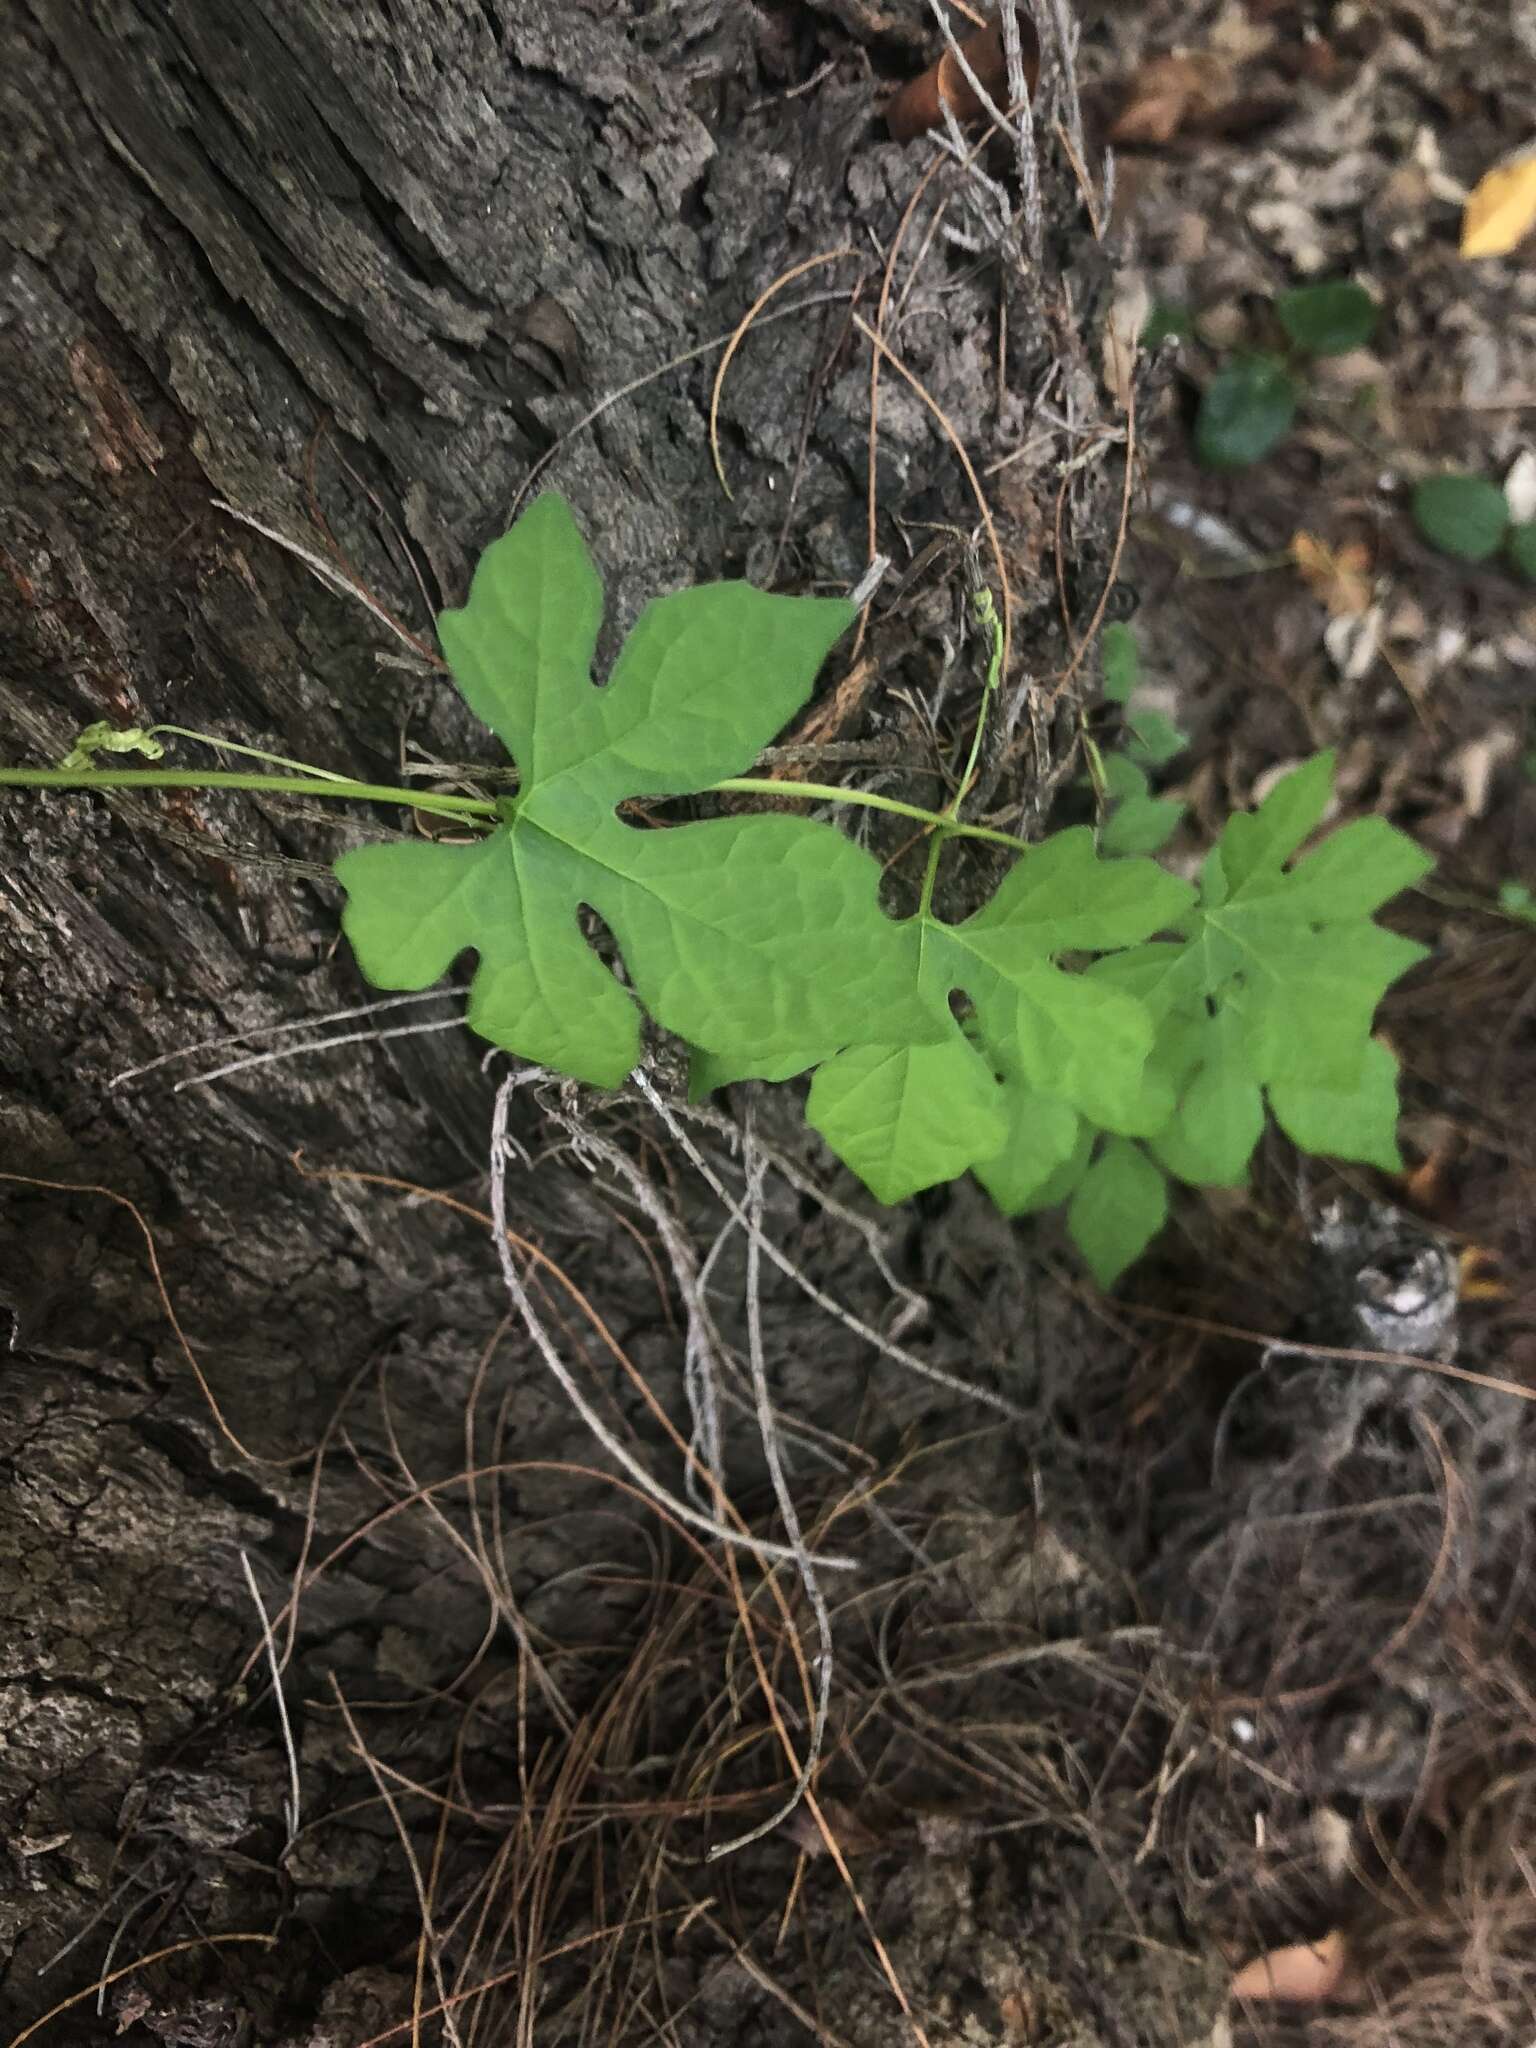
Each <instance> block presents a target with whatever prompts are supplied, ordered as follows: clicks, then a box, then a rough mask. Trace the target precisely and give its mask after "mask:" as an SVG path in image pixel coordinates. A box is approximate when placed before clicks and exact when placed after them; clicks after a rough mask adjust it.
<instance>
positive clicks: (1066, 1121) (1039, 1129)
mask: <svg viewBox="0 0 1536 2048" xmlns="http://www.w3.org/2000/svg"><path fill="white" fill-rule="evenodd" d="M1000 1092H1001V1096H1002V1102H1003V1111H1004V1121H1005V1124H1006V1135H1005V1137H1004V1139H1003V1142H1002V1144H1001V1146H1000V1147H999V1148H998V1150H997V1151H996V1152H994V1153H992V1154H991V1155H990V1156H988V1157H986V1158H982V1159H977V1160H975V1161H974V1162H973V1164H974V1168H975V1173H976V1178H977V1179H978V1180H979V1181H980V1182H981V1184H982V1186H983V1187H984V1188H985V1189H986V1191H987V1193H988V1194H989V1195H990V1196H991V1197H992V1199H993V1201H994V1202H995V1203H996V1204H997V1206H998V1208H999V1209H1001V1210H1002V1212H1003V1214H1004V1215H1005V1216H1022V1215H1024V1214H1025V1213H1026V1212H1027V1211H1029V1210H1031V1209H1033V1208H1034V1207H1036V1206H1037V1205H1038V1204H1040V1203H1041V1198H1042V1196H1045V1197H1046V1199H1045V1201H1044V1204H1043V1206H1045V1207H1047V1208H1050V1207H1053V1206H1054V1205H1055V1203H1057V1202H1059V1201H1064V1200H1065V1199H1066V1195H1067V1194H1068V1193H1070V1192H1071V1189H1070V1188H1068V1189H1066V1190H1065V1191H1064V1192H1063V1193H1061V1194H1050V1195H1047V1190H1049V1189H1052V1188H1054V1187H1055V1186H1056V1184H1057V1183H1058V1182H1059V1181H1060V1180H1061V1178H1062V1176H1063V1174H1064V1172H1066V1171H1067V1170H1068V1169H1069V1168H1070V1167H1071V1165H1072V1162H1073V1160H1074V1158H1075V1156H1076V1154H1077V1153H1078V1151H1079V1149H1080V1148H1082V1149H1083V1166H1084V1167H1086V1165H1087V1163H1088V1157H1087V1150H1086V1147H1085V1146H1084V1145H1083V1141H1084V1139H1085V1138H1091V1134H1090V1133H1089V1132H1088V1130H1087V1127H1086V1126H1085V1125H1084V1123H1083V1121H1082V1119H1081V1118H1080V1117H1079V1116H1078V1113H1077V1111H1076V1110H1075V1109H1074V1108H1073V1107H1072V1105H1071V1103H1069V1102H1063V1101H1062V1099H1061V1097H1060V1096H1059V1095H1046V1094H1038V1093H1036V1091H1035V1090H1034V1089H1032V1088H1029V1087H1026V1086H1025V1085H1024V1084H1023V1083H1022V1082H1020V1083H1018V1084H1016V1085H1015V1086H1013V1087H1010V1088H1005V1089H1003V1090H1001V1091H1000Z"/></svg>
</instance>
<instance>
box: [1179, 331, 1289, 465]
mask: <svg viewBox="0 0 1536 2048" xmlns="http://www.w3.org/2000/svg"><path fill="white" fill-rule="evenodd" d="M1295 417H1296V386H1295V384H1294V383H1293V382H1292V380H1291V375H1290V372H1289V371H1288V370H1287V369H1286V367H1285V365H1284V364H1283V363H1279V362H1276V361H1275V359H1274V358H1273V357H1272V356H1246V357H1243V358H1242V359H1240V360H1239V361H1237V362H1235V363H1228V364H1227V365H1226V367H1225V368H1224V369H1221V370H1218V371H1217V373H1216V375H1215V376H1214V377H1213V378H1212V379H1211V381H1210V383H1209V384H1208V385H1207V386H1206V387H1205V390H1204V392H1203V394H1202V395H1201V399H1200V409H1199V411H1198V413H1197V414H1196V416H1195V453H1196V455H1197V456H1198V457H1199V459H1200V461H1201V462H1203V463H1204V464H1205V466H1206V468H1207V469H1246V468H1248V467H1249V465H1250V464H1252V463H1255V462H1261V461H1262V460H1263V459H1264V457H1265V456H1266V455H1268V454H1269V453H1270V452H1271V451H1272V450H1273V449H1275V448H1277V447H1278V446H1279V444H1280V443H1281V442H1282V441H1283V440H1284V439H1285V437H1286V435H1287V434H1288V433H1289V432H1290V430H1291V423H1292V421H1293V420H1294V419H1295Z"/></svg>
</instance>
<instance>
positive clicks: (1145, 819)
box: [1099, 796, 1184, 853]
mask: <svg viewBox="0 0 1536 2048" xmlns="http://www.w3.org/2000/svg"><path fill="white" fill-rule="evenodd" d="M1183 816H1184V806H1183V804H1181V803H1178V802H1176V801H1175V799H1174V798H1172V797H1159V796H1132V797H1127V798H1126V799H1125V800H1124V802H1122V803H1118V804H1116V806H1115V808H1114V809H1113V810H1112V811H1111V812H1110V814H1109V816H1108V818H1106V819H1105V821H1104V824H1103V825H1102V827H1101V828H1100V831H1099V849H1100V851H1101V852H1103V853H1156V852H1157V851H1158V849H1159V848H1160V847H1163V846H1166V845H1167V843H1168V841H1169V840H1170V839H1171V838H1172V837H1173V835H1174V833H1175V832H1176V831H1177V830H1178V829H1179V821H1180V819H1181V818H1182V817H1183Z"/></svg>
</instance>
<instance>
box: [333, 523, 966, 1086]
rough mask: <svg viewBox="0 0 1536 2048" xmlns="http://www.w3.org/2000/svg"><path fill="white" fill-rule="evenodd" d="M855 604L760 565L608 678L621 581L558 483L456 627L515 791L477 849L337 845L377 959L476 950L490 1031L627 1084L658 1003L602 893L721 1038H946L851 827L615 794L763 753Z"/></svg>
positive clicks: (781, 1057)
mask: <svg viewBox="0 0 1536 2048" xmlns="http://www.w3.org/2000/svg"><path fill="white" fill-rule="evenodd" d="M853 616H854V613H853V608H852V607H851V606H850V605H848V604H846V603H844V602H842V601H841V600H838V599H831V598H783V597H772V596H768V595H765V594H764V593H763V592H761V591H757V590H754V589H752V588H751V587H750V586H749V585H746V584H742V583H721V584H709V585H703V586H700V587H698V588H696V589H691V590H684V591H680V592H678V593H677V594H675V595H673V596H670V597H663V598H660V599H658V600H657V601H656V602H655V603H653V604H651V605H650V606H649V607H648V608H647V609H646V611H645V612H644V613H643V615H642V616H641V618H640V620H639V622H638V624H637V625H636V626H635V628H634V631H633V632H632V633H631V634H630V636H629V638H628V640H627V641H626V642H625V644H624V647H623V650H622V652H621V653H620V656H619V659H618V662H617V664H616V666H615V669H614V673H613V677H612V680H611V681H610V682H609V683H608V685H607V687H606V688H603V689H598V688H595V687H594V685H593V683H592V679H591V663H592V657H593V653H594V650H595V647H596V641H597V632H598V627H599V624H600V622H601V617H602V586H601V584H600V582H599V580H598V577H597V574H596V572H595V570H594V569H593V567H592V564H591V562H590V560H589V559H588V556H587V552H586V549H585V547H584V545H583V543H582V540H581V536H580V534H579V533H578V531H577V529H576V524H575V521H574V520H573V519H572V517H571V514H570V511H569V509H568V508H567V507H566V505H565V503H564V502H563V500H561V499H560V498H558V497H557V496H555V495H553V494H546V495H545V496H543V497H541V498H539V499H538V500H536V502H535V503H534V504H533V505H532V506H531V507H530V509H529V510H528V511H527V512H526V513H524V515H523V516H522V518H521V519H519V521H518V522H517V524H516V525H515V526H514V527H513V528H512V530H511V532H510V533H508V534H507V535H505V536H504V537H503V538H502V539H501V540H499V541H497V542H495V543H494V544H493V545H492V546H491V547H490V548H488V549H487V550H486V552H485V554H484V555H483V556H482V558H481V561H480V564H479V567H478V568H477V570H476V572H475V577H474V581H473V584H472V586H471V590H470V596H469V602H468V603H467V604H466V605H465V607H464V608H463V609H462V610H461V611H450V612H445V613H444V614H443V616H442V618H441V620H440V622H439V625H440V631H441V635H442V643H443V649H444V652H445V653H446V655H447V657H448V661H449V665H450V668H451V669H452V672H453V678H454V681H455V683H456V685H457V686H458V688H459V690H460V692H461V694H462V695H463V697H464V699H465V701H466V702H467V703H468V704H469V706H470V708H471V709H472V710H473V711H474V712H475V714H476V716H477V717H479V718H480V719H481V720H482V721H483V722H484V723H485V724H486V725H488V726H489V727H490V728H491V730H492V731H493V732H494V733H495V734H496V735H497V737H498V738H499V739H500V740H501V742H502V744H503V745H504V746H505V747H506V748H507V750H508V752H509V753H510V754H511V755H512V757H513V760H514V761H515V762H516V764H517V768H518V772H519V789H518V794H517V797H516V799H515V801H514V802H512V803H510V804H509V805H507V807H506V812H507V815H506V816H505V818H504V821H503V822H502V823H501V824H499V825H498V826H497V827H496V829H495V830H494V831H492V832H491V833H490V834H489V835H488V836H487V837H486V838H485V839H483V840H481V841H480V842H479V843H477V844H475V845H473V846H442V845H430V844H426V843H420V842H412V841H400V842H397V843H394V844H389V845H382V846H368V847H363V848H361V849H360V850H358V851H356V852H352V853H348V854H344V855H343V856H342V858H341V859H340V860H339V861H338V862H337V863H336V872H337V875H338V876H339V878H340V880H341V882H342V884H343V886H344V887H345V889H346V891H347V906H346V911H345V914H344V918H343V924H344V928H345V930H346V934H347V937H348V938H349V939H350V941H351V943H352V946H353V949H354V951H355V952H356V954H357V958H358V962H359V964H360V966H361V967H362V970H363V972H364V973H365V974H366V975H367V977H368V979H369V980H370V981H372V982H373V983H374V984H375V985H376V986H377V987H380V988H392V989H418V988H426V987H427V986H429V985H430V984H431V983H432V982H434V981H436V980H437V979H438V978H439V977H440V976H441V975H442V974H444V973H445V972H446V971H447V969H448V968H449V967H450V966H451V965H452V963H453V961H454V960H455V959H456V958H457V957H458V956H459V954H461V953H463V952H466V951H469V950H471V949H472V950H474V951H475V952H477V953H478V955H479V964H478V966H477V968H476V971H475V975H474V978H473V981H472V983H471V987H470V1001H469V1009H468V1021H469V1024H470V1026H471V1028H472V1029H473V1030H475V1031H477V1032H479V1033H480V1034H481V1035H482V1036H483V1037H485V1038H488V1039H490V1040H491V1041H492V1042H493V1043H494V1044H497V1045H500V1046H504V1047H506V1048H507V1049H508V1050H509V1051H512V1052H515V1053H518V1054H520V1055H521V1056H522V1057H523V1058H525V1059H529V1060H534V1061H537V1062H539V1063H541V1064H544V1065H547V1066H551V1067H554V1068H556V1069H558V1070H559V1071H560V1072H561V1073H564V1074H569V1075H572V1076H574V1077H575V1078H576V1079H577V1080H582V1081H588V1082H592V1083H595V1084H597V1085H600V1086H604V1087H617V1086H618V1085H619V1083H620V1082H622V1081H623V1079H624V1077H625V1076H626V1075H627V1074H628V1073H629V1072H630V1070H631V1069H632V1068H633V1067H634V1065H635V1064H636V1061H637V1059H638V1057H639V1051H640V1010H639V1008H638V1007H637V1005H636V1002H635V1000H634V998H633V997H632V996H631V995H630V994H629V993H628V992H627V991H626V989H625V988H624V986H623V985H622V984H621V983H620V981H619V980H618V979H617V977H616V976H615V974H614V973H613V972H612V971H611V970H610V968H609V967H608V966H607V965H606V964H605V963H604V962H603V960H602V959H600V958H599V956H598V955H597V954H596V953H595V952H594V951H593V950H592V948H591V946H590V945H589V943H588V941H587V938H586V937H585V936H584V934H583V931H582V928H581V925H580V923H579V922H578V918H579V913H580V911H581V910H582V908H583V906H585V907H586V908H587V909H590V910H591V911H594V912H595V913H596V914H597V916H598V917H599V918H600V919H601V920H602V922H603V923H604V924H605V925H606V926H607V928H608V930H609V931H610V932H611V933H612V934H613V937H614V938H615V940H616V941H617V942H618V947H619V951H620V953H621V954H622V956H623V961H624V966H625V969H626V971H627V974H628V978H629V981H630V983H631V985H632V987H633V989H634V991H635V994H636V995H638V997H639V1001H640V1003H641V1004H643V1005H644V1008H645V1009H646V1010H647V1011H649V1013H650V1014H651V1015H652V1016H653V1017H655V1018H656V1019H657V1020H658V1021H659V1022H660V1023H662V1024H663V1025H665V1026H666V1027H667V1028H668V1029H669V1030H672V1031H675V1032H677V1033H679V1034H680V1035H681V1036H682V1037H684V1038H687V1039H688V1040H690V1041H691V1042H692V1043H693V1044H695V1045H697V1046H700V1047H702V1048H704V1049H705V1050H706V1052H709V1053H712V1054H714V1055H716V1056H717V1057H720V1058H722V1059H725V1060H731V1061H746V1062H749V1063H753V1064H755V1065H756V1066H758V1067H760V1068H762V1069H763V1070H765V1071H772V1070H776V1069H783V1071H787V1072H793V1071H795V1068H796V1066H797V1065H798V1066H803V1065H805V1064H806V1063H807V1061H808V1060H811V1059H820V1058H824V1057H825V1056H826V1055H827V1054H829V1053H832V1052H834V1051H837V1050H839V1049H840V1048H842V1047H844V1046H847V1045H851V1044H858V1043H861V1042H866V1041H867V1040H869V1039H870V1038H871V1037H873V1036H875V1035H877V1034H878V1035H880V1036H882V1037H885V1038H890V1037H899V1038H909V1039H912V1040H914V1041H922V1040H925V1039H926V1040H930V1041H934V1040H938V1039H940V1038H941V1037H942V1035H943V1032H944V1029H945V1019H944V1017H943V1016H942V1014H938V1013H935V1012H933V1011H930V1010H927V1009H925V1007H924V1004H923V1002H922V1001H921V999H920V998H919V997H918V995H917V994H916V992H915V991H914V990H913V988H912V987H911V985H910V982H909V980H908V979H907V977H905V976H904V975H903V973H902V972H901V963H900V957H899V951H898V949H897V948H895V947H894V946H893V945H892V944H891V938H892V935H893V934H894V932H895V929H896V928H895V927H894V926H893V924H892V923H891V921H890V920H889V919H888V918H887V917H885V915H884V913H883V912H882V911H881V910H880V907H879V903H878V900H877V893H876V892H877V886H878V880H879V871H878V868H877V866H876V863H875V862H874V860H873V859H872V858H871V857H870V856H869V855H867V854H865V853H863V852H862V851H861V850H860V849H859V848H857V847H856V846H854V845H853V844H852V842H851V841H850V840H848V839H847V838H846V837H844V835H843V834H842V833H840V832H838V831H836V830H835V829H833V828H831V827H829V826H826V825H821V824H817V823H815V822H813V821H811V820H809V819H803V818H794V817H786V816H782V815H773V816H758V817H742V818H728V819H712V820H705V821H702V822H697V823H691V824H684V825H679V826H675V827H672V828H670V829H662V830H650V829H642V828H640V827H638V826H635V825H631V824H628V823H626V822H624V821H623V820H622V819H621V818H620V817H619V816H618V815H617V807H618V805H619V804H620V803H622V802H623V801H624V800H625V799H626V798H631V797H662V796H676V795H683V794H687V793H689V792H692V791H696V790H702V789H705V788H707V787H708V786H709V785H710V784H712V783H715V782H718V781H720V780H722V779H724V778H725V777H728V776H731V775H738V774H741V773H743V772H744V771H745V770H746V769H747V768H749V767H750V766H751V764H752V762H753V760H754V759H755V757H756V756H757V754H758V753H759V752H760V751H761V749H762V748H763V747H764V746H765V745H766V744H767V743H768V742H769V741H770V740H772V739H773V737H774V735H775V734H776V733H777V732H778V731H779V730H780V729H781V727H783V726H784V725H785V723H786V722H787V721H788V720H789V719H790V718H791V717H792V716H793V715H794V713H795V712H796V711H797V710H799V709H800V707H801V706H802V705H803V704H804V703H805V701H806V699H807V698H808V697H809V695H810V692H811V688H812V685H813V684H814V682H815V678H816V672H817V669H818V668H819V667H820V665H821V662H822V660H823V659H824V657H825V656H826V654H827V651H828V649H829V648H830V647H831V645H832V643H833V641H835V640H836V639H837V638H838V636H839V635H840V634H841V633H842V632H843V631H844V630H845V629H846V628H847V626H848V625H849V624H850V623H851V621H852V619H853ZM786 1061H789V1062H790V1063H791V1064H789V1065H788V1066H787V1067H786V1066H785V1065H784V1063H785V1062H786Z"/></svg>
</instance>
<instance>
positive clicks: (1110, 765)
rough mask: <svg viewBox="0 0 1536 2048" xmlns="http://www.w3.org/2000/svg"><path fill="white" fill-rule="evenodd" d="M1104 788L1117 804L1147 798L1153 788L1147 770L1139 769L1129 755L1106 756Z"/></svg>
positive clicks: (1104, 761) (1104, 762)
mask: <svg viewBox="0 0 1536 2048" xmlns="http://www.w3.org/2000/svg"><path fill="white" fill-rule="evenodd" d="M1102 759H1103V765H1104V787H1105V789H1106V790H1107V791H1108V792H1109V794H1110V796H1111V797H1113V798H1114V799H1115V800H1116V801H1117V802H1122V803H1123V802H1128V801H1129V800H1130V799H1131V798H1132V797H1138V796H1146V795H1147V794H1148V792H1149V791H1150V790H1151V787H1152V780H1151V777H1150V776H1149V775H1148V774H1147V771H1146V769H1145V768H1141V767H1138V766H1137V764H1136V763H1135V762H1134V761H1133V760H1132V759H1131V757H1130V755H1129V754H1122V753H1114V754H1105V755H1104V756H1103V757H1102Z"/></svg>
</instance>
